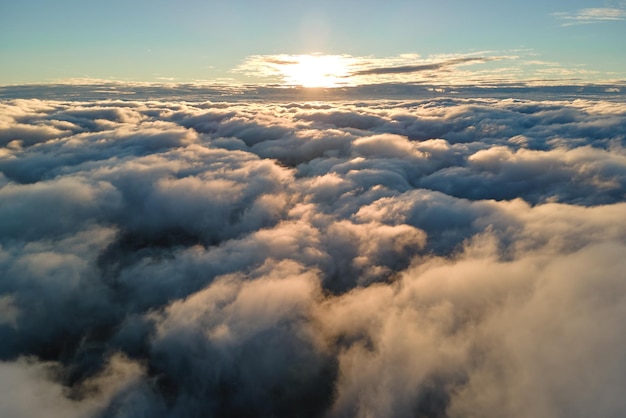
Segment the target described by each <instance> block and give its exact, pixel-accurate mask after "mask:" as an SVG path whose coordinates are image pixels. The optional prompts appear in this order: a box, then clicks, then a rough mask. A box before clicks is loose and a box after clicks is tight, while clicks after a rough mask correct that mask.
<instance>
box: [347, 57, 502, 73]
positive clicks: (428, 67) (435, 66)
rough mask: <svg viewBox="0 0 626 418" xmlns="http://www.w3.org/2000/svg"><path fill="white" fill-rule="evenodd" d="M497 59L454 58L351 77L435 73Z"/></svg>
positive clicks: (379, 68) (367, 71)
mask: <svg viewBox="0 0 626 418" xmlns="http://www.w3.org/2000/svg"><path fill="white" fill-rule="evenodd" d="M497 59H498V58H494V57H491V58H489V57H466V58H456V59H451V60H448V61H443V62H435V63H432V64H418V65H401V66H397V67H393V66H392V67H378V68H369V69H367V70H360V71H355V72H354V73H352V74H351V75H353V76H359V75H381V74H407V73H417V72H421V71H435V70H441V69H443V68H446V67H453V66H456V65H463V64H478V63H484V62H488V61H494V60H497Z"/></svg>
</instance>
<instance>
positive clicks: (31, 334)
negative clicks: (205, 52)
mask: <svg viewBox="0 0 626 418" xmlns="http://www.w3.org/2000/svg"><path fill="white" fill-rule="evenodd" d="M278 64H280V63H277V65H278ZM455 65H456V64H455ZM119 88H120V89H122V88H123V87H122V86H119ZM78 90H79V91H83V90H81V89H78ZM63 91H64V90H63ZM556 93H558V92H554V94H556ZM498 94H500V93H498ZM594 95H596V96H595V97H586V98H585V99H581V98H578V99H576V100H567V99H566V98H567V95H565V96H562V97H560V99H559V100H547V99H545V100H536V99H533V98H528V97H526V98H517V99H510V98H505V99H499V98H494V97H470V96H471V95H469V93H468V94H465V95H461V96H454V95H453V96H450V97H431V98H412V99H410V100H398V99H394V100H390V99H385V100H382V99H380V100H368V101H364V100H361V99H359V100H352V101H351V100H342V101H336V102H332V101H327V102H319V101H313V102H302V101H292V100H285V101H281V100H272V101H269V100H247V99H248V97H243V98H239V99H238V100H231V101H221V102H217V101H216V102H212V101H203V100H184V101H182V100H177V99H175V98H174V97H173V96H171V95H168V94H165V93H164V95H163V97H162V98H161V99H159V100H127V101H113V100H86V99H84V100H80V101H79V100H75V101H65V100H48V99H45V100H44V99H32V100H24V99H17V100H3V101H2V102H1V103H0V105H1V106H2V112H1V113H0V114H2V116H1V117H0V145H1V146H2V148H1V149H0V277H2V280H0V340H1V341H2V342H3V343H2V344H1V345H0V386H1V388H2V390H0V415H2V416H7V417H21V416H36V415H44V414H45V415H47V416H53V417H55V416H59V417H60V416H64V417H137V416H155V417H188V416H235V417H236V416H240V417H244V416H279V417H293V416H303V417H405V416H416V417H467V416H477V417H478V416H480V417H502V416H533V417H555V416H562V417H572V416H581V417H582V416H591V415H598V416H619V415H623V413H624V412H625V411H626V404H625V403H624V399H623V396H621V391H620V388H622V387H624V385H626V378H625V377H624V376H626V373H625V371H626V363H624V361H623V358H624V349H623V347H624V346H625V344H624V337H623V335H622V333H620V332H619V330H620V329H621V324H622V323H623V322H624V320H626V305H625V304H624V303H623V301H624V298H625V297H626V285H625V284H624V283H623V282H624V281H623V280H622V277H623V271H624V270H625V269H626V265H625V264H624V260H626V225H625V224H624V221H623V217H624V213H626V151H625V150H626V143H625V141H626V107H625V106H624V104H623V102H622V101H619V100H613V96H611V93H605V94H604V95H601V94H600V93H598V92H594ZM192 97H195V96H192ZM273 97H274V96H273ZM87 98H90V99H94V98H93V97H91V96H89V95H87ZM96 99H97V98H96Z"/></svg>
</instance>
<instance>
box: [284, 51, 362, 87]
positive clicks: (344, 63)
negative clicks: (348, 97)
mask: <svg viewBox="0 0 626 418" xmlns="http://www.w3.org/2000/svg"><path fill="white" fill-rule="evenodd" d="M290 58H291V59H290V60H289V61H288V62H285V63H283V65H281V68H280V72H281V73H282V76H283V79H284V83H285V84H287V85H292V86H301V87H339V86H344V85H347V84H349V82H348V78H349V76H350V72H349V69H348V67H349V60H348V59H347V58H346V57H344V56H342V55H317V54H312V55H295V56H292V57H290Z"/></svg>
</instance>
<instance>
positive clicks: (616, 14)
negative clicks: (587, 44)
mask: <svg viewBox="0 0 626 418" xmlns="http://www.w3.org/2000/svg"><path fill="white" fill-rule="evenodd" d="M554 16H555V17H556V18H557V19H560V20H562V21H563V23H562V25H561V26H573V25H585V24H590V23H602V22H610V21H617V20H626V9H622V8H612V7H597V8H590V9H580V10H577V11H576V12H558V13H554Z"/></svg>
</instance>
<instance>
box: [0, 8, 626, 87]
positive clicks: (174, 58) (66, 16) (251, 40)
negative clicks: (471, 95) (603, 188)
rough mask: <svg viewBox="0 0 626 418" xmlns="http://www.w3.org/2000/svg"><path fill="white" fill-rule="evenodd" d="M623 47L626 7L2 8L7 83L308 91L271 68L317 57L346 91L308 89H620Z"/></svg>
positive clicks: (625, 59)
mask: <svg viewBox="0 0 626 418" xmlns="http://www.w3.org/2000/svg"><path fill="white" fill-rule="evenodd" d="M625 37H626V3H625V2H623V1H605V2H601V1H583V0H576V1H552V2H544V1H536V0H532V1H525V2H518V1H515V2H501V1H495V0H494V1H492V0H480V1H474V2H467V1H460V0H448V1H440V2H425V1H403V0H391V1H386V2H381V1H372V0H365V1H355V0H345V1H341V2H337V1H327V0H320V1H315V2H308V1H285V0H268V1H264V2H257V1H248V0H239V1H221V0H218V1H199V0H184V1H177V2H172V1H163V0H157V1H146V0H137V1H130V2H129V1H121V0H112V1H107V2H102V1H77V0H76V1H74V0H61V1H56V2H49V1H44V0H24V1H19V2H17V1H14V2H8V1H5V2H2V4H0V61H2V66H0V83H1V84H19V83H42V82H58V81H62V80H72V79H104V80H116V81H136V82H204V83H282V84H289V83H292V84H304V85H306V84H307V82H306V81H303V80H301V79H298V78H297V77H296V78H295V79H294V78H293V77H291V78H290V77H289V76H286V75H285V73H284V72H283V71H282V70H281V69H279V70H277V71H276V69H274V70H275V71H274V72H272V71H269V72H268V70H267V65H265V66H264V65H263V62H265V63H266V62H267V60H268V59H270V60H271V59H273V57H276V56H280V57H282V59H283V60H284V58H285V57H290V56H291V57H293V56H296V57H299V56H302V55H307V54H312V53H317V54H319V55H333V56H340V57H343V58H348V59H350V60H351V61H350V64H349V65H352V67H349V68H348V69H347V70H346V69H345V65H344V67H342V68H343V69H344V70H343V71H344V73H343V76H342V77H343V79H344V80H343V81H342V82H339V83H333V82H331V83H328V82H327V81H328V80H326V83H324V82H317V83H316V82H311V81H310V82H309V84H330V86H335V85H342V84H346V83H347V84H355V83H356V84H361V83H376V82H389V81H403V82H405V81H408V82H412V81H419V80H421V79H420V77H418V74H416V73H417V72H409V73H408V74H407V73H405V74H404V77H400V78H399V77H395V78H394V77H391V76H389V74H387V76H386V77H382V78H380V77H378V78H377V77H371V76H370V77H368V78H367V79H363V78H360V79H351V78H350V75H351V74H353V73H354V72H358V71H362V69H363V68H369V69H371V68H373V67H389V66H391V67H393V66H401V67H403V66H404V67H406V66H419V65H432V64H440V63H441V62H447V60H449V59H458V58H466V57H474V58H475V57H483V58H484V57H488V58H489V60H488V62H478V61H476V62H473V63H470V64H464V65H461V66H457V65H452V66H447V70H449V71H448V72H449V73H454V74H455V75H456V76H457V78H456V80H455V79H454V77H452V78H450V77H448V76H447V75H446V74H443V73H436V74H434V75H433V74H431V76H430V77H429V80H431V81H432V82H434V83H443V84H445V83H453V84H454V83H456V84H458V83H460V82H461V81H462V80H464V82H465V83H484V82H485V80H489V79H491V80H495V81H496V82H500V81H501V82H505V81H507V82H508V81H512V80H520V79H521V80H536V79H539V80H546V81H544V83H548V84H550V83H554V81H551V80H554V79H556V80H558V81H557V82H558V83H570V84H572V83H574V84H576V83H580V82H604V81H616V80H618V81H623V80H624V79H626V70H625V69H626V45H625V44H624V42H623V39H624V38H625ZM368 60H369V61H368ZM372 60H377V61H376V62H374V63H373V62H372ZM364 61H367V62H365V63H364ZM363 66H365V67H363ZM457 70H458V71H460V72H458V71H457ZM346 71H347V74H346ZM287 72H288V71H287ZM503 74H504V75H506V77H500V76H502V75H503ZM396 75H397V74H396ZM348 79H349V80H348ZM433 80H434V81H433Z"/></svg>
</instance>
